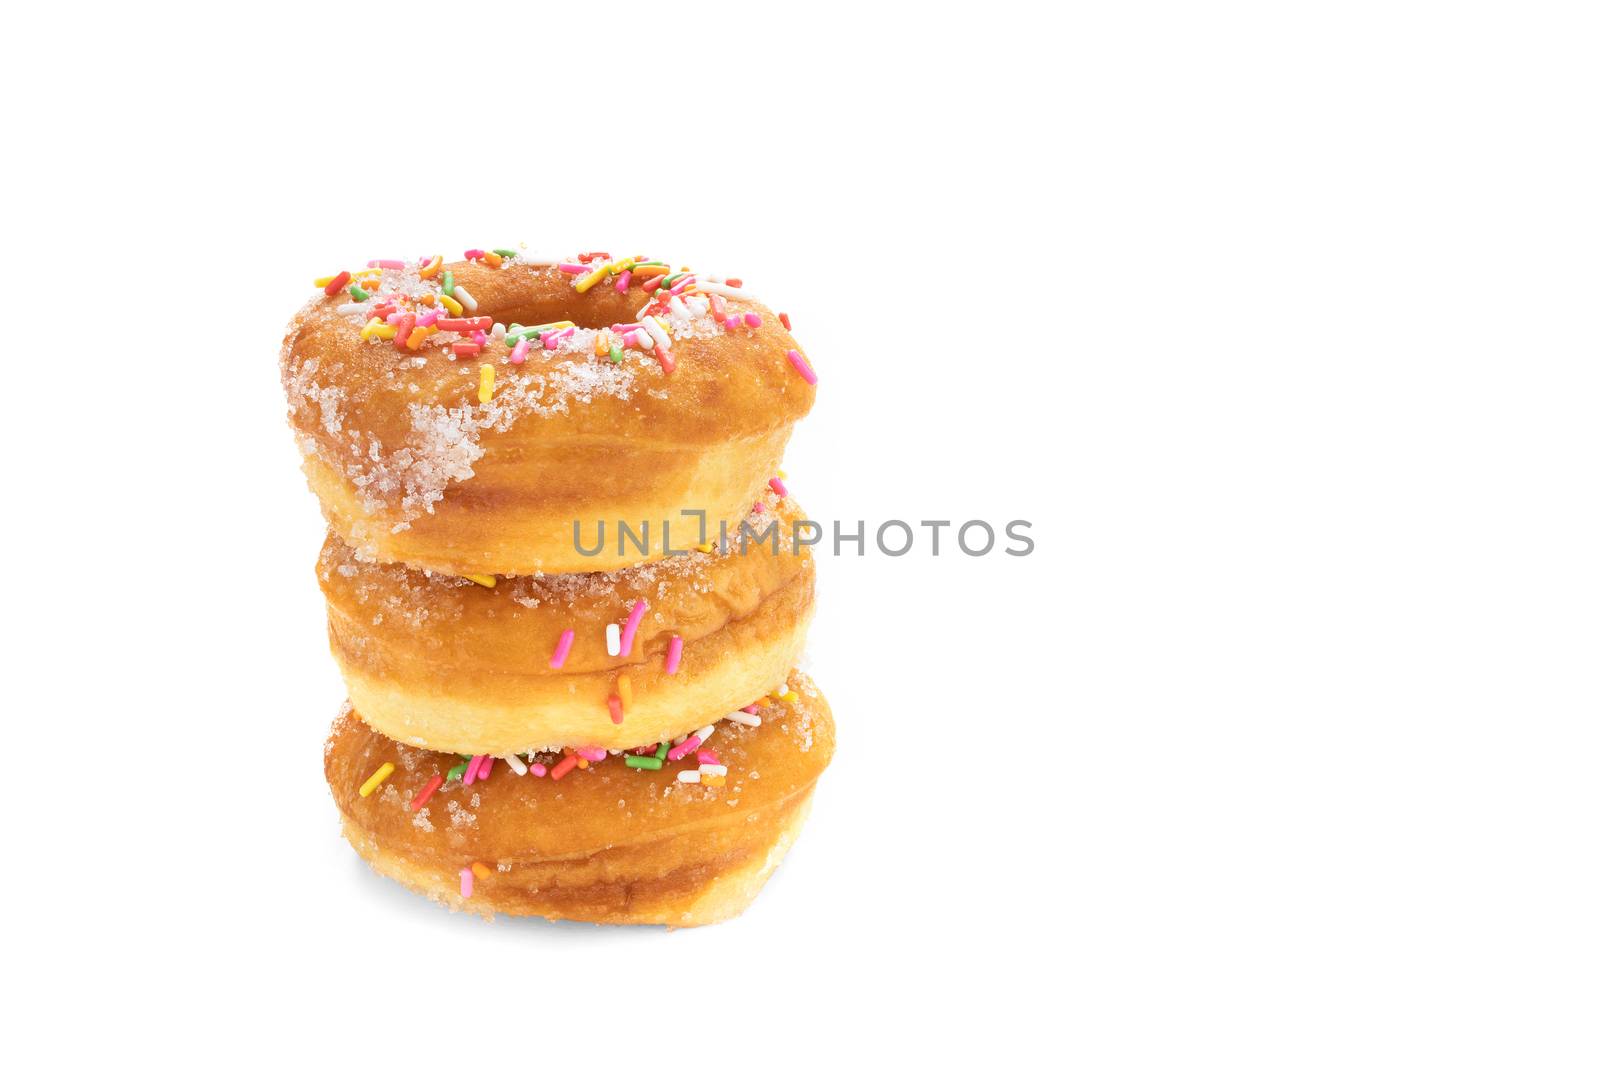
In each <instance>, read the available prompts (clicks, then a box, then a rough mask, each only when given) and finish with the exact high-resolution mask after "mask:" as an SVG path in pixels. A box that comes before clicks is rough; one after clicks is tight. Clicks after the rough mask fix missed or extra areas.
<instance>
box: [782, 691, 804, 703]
mask: <svg viewBox="0 0 1600 1067" xmlns="http://www.w3.org/2000/svg"><path fill="white" fill-rule="evenodd" d="M778 699H779V700H782V701H784V702H786V703H789V704H793V703H795V702H796V701H798V700H799V699H800V694H799V693H796V692H795V691H794V690H793V689H791V690H789V691H788V692H787V693H785V694H783V696H781V697H779V698H778Z"/></svg>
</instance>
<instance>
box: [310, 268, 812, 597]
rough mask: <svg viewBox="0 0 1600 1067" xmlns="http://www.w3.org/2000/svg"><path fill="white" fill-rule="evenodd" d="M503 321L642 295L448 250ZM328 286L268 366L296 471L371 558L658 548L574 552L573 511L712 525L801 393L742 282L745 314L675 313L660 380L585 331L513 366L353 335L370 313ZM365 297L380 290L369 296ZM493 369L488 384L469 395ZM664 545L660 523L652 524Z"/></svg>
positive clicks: (474, 561)
mask: <svg viewBox="0 0 1600 1067" xmlns="http://www.w3.org/2000/svg"><path fill="white" fill-rule="evenodd" d="M449 269H450V270H451V271H452V273H453V275H454V278H455V280H456V282H457V283H459V284H461V285H464V286H466V287H467V288H468V289H469V291H470V292H471V293H472V295H473V296H474V297H475V298H476V300H477V302H478V311H477V313H476V314H477V315H478V316H486V317H489V318H492V319H494V320H495V321H496V322H498V323H503V324H510V323H515V322H520V323H524V324H529V325H532V324H538V323H543V322H550V321H559V320H570V321H572V322H574V323H576V324H577V325H578V326H579V327H592V328H601V327H608V326H610V325H612V324H618V323H630V322H633V321H634V316H635V314H636V313H637V312H638V311H639V309H640V308H641V307H643V306H644V305H645V304H646V303H647V301H648V297H647V296H646V295H645V294H644V293H643V292H641V291H640V290H639V289H638V287H634V288H633V289H632V290H630V291H629V292H628V293H617V292H616V291H615V290H614V289H613V288H612V287H611V286H609V285H599V286H596V287H595V288H593V289H591V290H589V291H588V292H586V293H577V292H576V291H575V290H574V289H573V288H572V284H571V280H570V276H568V275H564V274H561V273H560V272H559V271H558V270H556V269H555V268H533V267H528V266H523V265H519V264H518V261H516V260H511V261H509V263H508V265H507V266H505V267H503V268H501V269H498V270H496V269H491V268H489V267H485V266H481V265H479V264H476V263H456V264H450V265H449ZM386 277H387V278H388V279H389V281H388V282H387V283H386V284H392V285H393V286H395V287H398V288H399V289H400V290H402V291H404V292H407V293H409V294H412V295H429V294H436V293H437V284H436V283H435V282H431V281H430V282H423V281H420V280H418V279H417V277H416V273H415V270H414V269H412V270H408V271H406V272H390V273H389V274H388V275H386ZM350 303H351V297H350V296H349V295H348V294H347V293H346V294H341V295H340V296H338V297H334V298H323V297H319V298H318V299H317V300H315V301H313V302H312V303H311V304H309V305H307V307H306V308H305V309H304V310H302V311H301V313H300V314H299V315H298V316H297V317H296V318H295V320H294V322H293V323H292V324H291V325H290V329H289V332H288V335H287V336H286V338H285V340H284V346H283V357H282V368H281V369H282V374H283V381H284V388H285V391H286V393H287V395H288V398H289V415H290V422H291V424H292V425H293V426H294V429H295V431H296V435H297V437H298V438H299V441H300V444H301V449H302V452H303V453H304V454H305V457H306V462H305V467H306V474H307V477H308V479H309V481H310V483H311V486H312V488H313V490H314V491H315V492H316V493H317V495H318V497H319V498H320V499H321V501H322V504H323V510H324V513H325V514H326V515H327V517H328V520H329V523H330V524H331V525H332V526H333V528H334V529H335V531H336V532H338V533H339V535H340V536H341V537H342V538H344V539H345V540H346V541H348V542H349V543H351V544H353V545H355V546H357V547H358V548H360V549H362V550H363V551H364V552H365V553H367V554H369V555H370V556H373V557H376V558H378V559H381V560H384V561H390V562H405V563H410V564H413V565H415V566H421V567H426V568H428V569H431V570H435V571H439V572H442V573H448V574H471V573H490V574H531V573H539V572H541V571H543V572H549V573H569V572H583V571H592V570H595V569H597V568H599V569H615V568H619V567H624V566H629V565H632V564H634V563H638V562H640V561H642V560H644V559H647V558H658V557H659V556H660V555H662V552H661V549H660V546H659V544H656V545H653V546H652V548H653V549H654V551H652V552H649V553H641V552H637V551H634V550H633V549H632V548H631V546H630V549H629V552H628V553H627V554H624V555H622V556H620V557H619V556H617V555H612V554H607V555H605V556H603V557H596V558H588V557H585V556H583V555H581V554H580V553H578V552H577V551H576V549H575V548H574V546H573V540H574V534H573V522H574V521H579V522H581V523H582V524H583V527H582V528H583V531H584V534H585V535H586V536H587V537H588V538H590V539H592V536H593V532H594V530H595V528H596V527H595V523H597V522H598V521H600V520H602V519H604V520H606V521H607V523H608V524H614V523H615V522H617V521H619V520H621V521H626V522H628V523H629V524H630V526H632V527H633V528H634V529H637V528H638V527H639V524H640V523H641V522H649V523H650V525H651V528H652V529H654V530H659V529H660V524H661V523H662V522H663V521H665V520H671V521H673V522H674V523H675V524H677V523H680V522H682V521H683V518H682V512H683V511H684V510H686V509H687V510H695V509H699V510H704V511H706V512H707V514H708V516H709V518H710V520H711V522H712V523H713V524H715V523H716V522H717V521H719V520H722V519H730V520H731V519H735V518H737V516H739V515H742V514H743V513H744V510H745V509H746V508H747V507H748V506H749V504H750V502H751V500H753V499H755V496H756V494H757V492H758V491H759V488H760V487H761V485H762V484H763V483H765V482H766V480H767V479H768V478H770V477H771V476H772V474H773V473H774V471H775V467H776V464H777V462H778V459H779V457H780V456H781V455H782V452H783V448H784V445H785V444H786V442H787V441H788V437H789V431H790V429H791V428H792V426H793V424H794V422H795V421H796V420H798V419H799V418H800V417H801V416H803V415H804V414H805V413H806V412H807V411H808V410H809V409H810V406H811V402H812V398H813V395H814V392H815V390H814V388H813V387H812V386H811V385H808V384H807V383H806V382H805V381H804V380H803V379H802V378H801V377H800V375H799V374H798V373H797V372H796V371H795V369H794V367H793V366H792V365H791V364H790V363H789V360H788V356H787V353H788V351H789V350H790V349H798V346H797V345H796V343H795V341H794V339H793V338H792V337H790V336H789V333H788V331H787V330H785V329H784V328H783V326H782V324H781V323H780V322H779V320H778V318H777V316H776V315H774V314H772V312H771V311H770V310H768V309H766V308H765V307H763V306H761V305H760V304H757V303H755V302H753V301H750V300H746V299H744V298H742V297H735V298H732V299H730V301H729V308H730V310H731V309H737V310H738V311H739V312H740V313H745V312H748V313H752V314H755V315H758V316H759V317H760V320H761V325H760V326H759V327H758V328H748V327H745V326H742V325H741V326H740V327H738V328H736V329H733V330H724V329H723V328H722V327H720V326H717V325H716V323H715V322H714V320H711V319H709V318H707V317H705V316H698V317H691V318H684V319H679V320H670V321H671V322H674V323H676V324H677V326H678V330H677V332H676V333H675V336H674V339H673V342H672V349H671V353H672V356H673V358H674V361H675V369H674V370H673V371H672V373H671V374H670V375H669V374H667V373H665V372H664V371H663V369H662V367H661V365H660V364H659V363H658V362H657V361H656V360H654V359H653V358H651V357H649V356H647V355H644V354H643V353H641V352H639V351H637V350H634V349H628V350H627V351H626V353H625V354H624V356H623V359H622V361H621V362H620V363H613V362H612V361H611V360H609V359H597V358H596V356H595V355H594V351H593V341H592V337H593V335H592V334H584V333H582V332H580V333H578V334H577V335H575V336H574V337H573V338H572V339H570V340H569V341H567V342H566V343H564V344H563V345H562V346H561V347H559V348H558V349H556V350H555V351H547V350H546V349H544V347H543V346H542V345H537V346H535V347H534V348H533V349H532V350H531V351H530V353H529V355H528V358H527V361H526V362H525V363H523V364H521V365H513V364H511V363H510V362H509V359H510V349H509V348H507V347H505V346H504V345H503V344H499V343H494V344H491V345H490V346H489V347H488V348H487V349H486V350H485V351H484V353H483V354H482V355H480V356H476V357H463V358H462V359H461V360H459V361H452V360H451V359H450V358H448V356H447V349H446V348H444V347H442V340H443V339H444V338H445V337H453V336H454V335H451V334H439V335H436V338H435V339H430V340H429V341H428V342H427V343H425V344H423V345H422V347H421V348H420V349H419V350H417V351H416V352H401V351H399V350H397V349H396V348H395V346H394V344H393V343H391V342H388V341H383V340H378V339H372V340H362V339H361V337H360V329H361V325H362V322H363V321H364V319H365V318H366V314H367V312H366V310H365V308H364V307H363V310H362V311H361V313H360V314H357V315H343V314H339V313H338V308H339V307H342V306H347V305H349V304H350ZM370 303H372V304H373V305H374V306H377V304H378V301H377V300H376V299H375V300H374V301H371V302H370ZM490 364H492V365H493V366H494V368H495V372H496V378H495V384H494V387H493V397H492V399H491V401H490V402H489V403H487V404H483V403H480V402H479V398H478V390H479V385H480V378H479V370H480V367H481V366H483V365H490ZM658 540H659V538H658Z"/></svg>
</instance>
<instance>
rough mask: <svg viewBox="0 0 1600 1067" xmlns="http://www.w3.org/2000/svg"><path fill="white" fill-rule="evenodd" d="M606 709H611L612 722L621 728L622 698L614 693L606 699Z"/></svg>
mask: <svg viewBox="0 0 1600 1067" xmlns="http://www.w3.org/2000/svg"><path fill="white" fill-rule="evenodd" d="M606 707H608V708H610V709H611V721H612V722H614V723H616V724H617V725H619V726H620V725H621V724H622V698H621V697H619V696H617V694H615V693H612V694H611V695H610V696H608V697H606Z"/></svg>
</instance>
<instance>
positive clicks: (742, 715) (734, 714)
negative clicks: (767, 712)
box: [723, 711, 761, 726]
mask: <svg viewBox="0 0 1600 1067" xmlns="http://www.w3.org/2000/svg"><path fill="white" fill-rule="evenodd" d="M723 718H725V719H727V720H728V721H729V722H736V723H739V724H740V725H742V726H760V725H761V716H759V715H752V714H750V713H749V712H748V711H730V712H728V714H727V715H724V716H723Z"/></svg>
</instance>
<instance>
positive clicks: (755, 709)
mask: <svg viewBox="0 0 1600 1067" xmlns="http://www.w3.org/2000/svg"><path fill="white" fill-rule="evenodd" d="M739 710H740V711H742V712H744V713H745V714H746V715H760V714H761V705H760V704H746V705H745V706H744V707H742V708H740V709H739Z"/></svg>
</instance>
